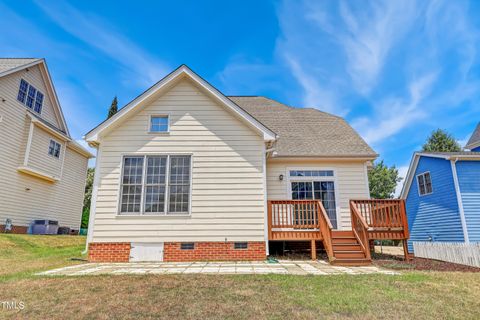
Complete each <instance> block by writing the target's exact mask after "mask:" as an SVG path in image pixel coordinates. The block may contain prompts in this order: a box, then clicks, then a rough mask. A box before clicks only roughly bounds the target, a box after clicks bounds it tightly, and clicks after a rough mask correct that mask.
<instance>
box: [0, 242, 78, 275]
mask: <svg viewBox="0 0 480 320" xmlns="http://www.w3.org/2000/svg"><path fill="white" fill-rule="evenodd" d="M84 249H85V237H83V236H77V237H72V236H34V235H16V234H0V283H1V282H3V281H6V280H11V279H20V278H25V277H29V276H32V275H33V274H34V273H35V272H38V271H42V270H48V269H52V268H58V267H62V266H67V265H71V264H78V263H80V262H79V261H72V260H71V258H82V255H81V252H82V251H83V250H84Z"/></svg>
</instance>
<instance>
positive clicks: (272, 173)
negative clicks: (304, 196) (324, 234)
mask: <svg viewBox="0 0 480 320" xmlns="http://www.w3.org/2000/svg"><path fill="white" fill-rule="evenodd" d="M290 168H312V169H311V170H327V171H328V170H333V171H334V172H335V177H334V178H335V179H334V182H335V189H336V190H335V191H336V193H337V195H338V199H337V200H338V201H337V203H336V206H337V209H338V216H339V221H338V228H339V229H341V230H348V229H350V226H351V216H350V206H349V200H350V199H366V198H369V197H370V193H369V189H368V180H367V172H366V166H365V162H364V161H353V160H350V161H349V160H343V161H342V160H330V161H328V160H296V159H269V160H268V161H267V194H268V199H269V200H285V199H291V194H289V191H290V188H289V186H288V183H289V179H288V178H287V175H288V174H289V169H290ZM322 168H324V169H322ZM305 170H307V169H305ZM280 175H283V176H284V178H283V180H280V179H279V176H280ZM290 179H294V177H291V178H290ZM313 180H315V179H313Z"/></svg>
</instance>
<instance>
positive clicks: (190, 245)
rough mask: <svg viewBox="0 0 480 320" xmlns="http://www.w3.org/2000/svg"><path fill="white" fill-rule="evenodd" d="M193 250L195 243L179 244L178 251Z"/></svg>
mask: <svg viewBox="0 0 480 320" xmlns="http://www.w3.org/2000/svg"><path fill="white" fill-rule="evenodd" d="M193 249H195V243H193V242H184V243H181V244H180V250H193Z"/></svg>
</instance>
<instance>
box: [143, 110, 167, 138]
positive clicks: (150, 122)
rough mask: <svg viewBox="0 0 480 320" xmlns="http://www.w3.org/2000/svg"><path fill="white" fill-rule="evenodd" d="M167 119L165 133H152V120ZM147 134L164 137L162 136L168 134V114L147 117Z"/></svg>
mask: <svg viewBox="0 0 480 320" xmlns="http://www.w3.org/2000/svg"><path fill="white" fill-rule="evenodd" d="M153 117H156V118H165V117H166V118H167V131H152V130H151V128H152V118H153ZM147 133H148V134H157V135H164V134H167V135H168V134H170V115H169V114H151V115H149V117H148V128H147Z"/></svg>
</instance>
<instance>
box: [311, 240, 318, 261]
mask: <svg viewBox="0 0 480 320" xmlns="http://www.w3.org/2000/svg"><path fill="white" fill-rule="evenodd" d="M311 241H312V260H313V261H315V260H317V246H316V243H315V240H314V239H312V240H311Z"/></svg>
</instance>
